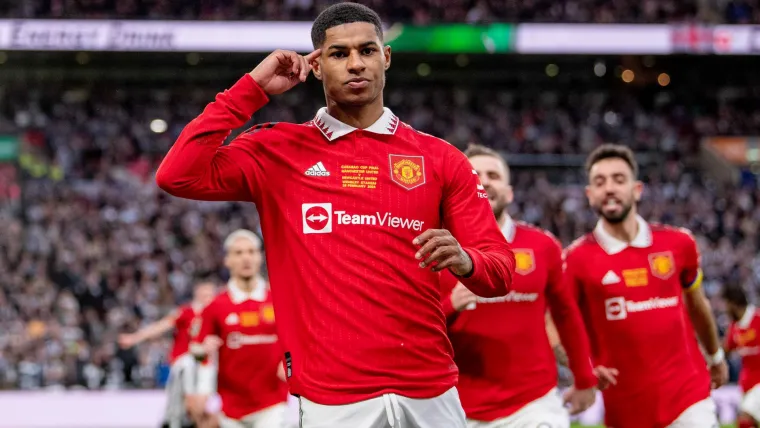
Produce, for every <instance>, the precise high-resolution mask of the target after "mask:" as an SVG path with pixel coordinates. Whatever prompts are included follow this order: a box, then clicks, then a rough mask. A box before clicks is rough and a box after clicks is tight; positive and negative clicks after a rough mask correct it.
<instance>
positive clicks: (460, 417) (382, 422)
mask: <svg viewBox="0 0 760 428" xmlns="http://www.w3.org/2000/svg"><path fill="white" fill-rule="evenodd" d="M382 37H383V33H382V26H381V23H380V19H379V18H378V16H377V14H376V13H375V12H373V11H372V10H371V9H368V8H367V7H364V6H361V5H358V4H354V3H341V4H337V5H334V6H331V7H329V8H327V9H325V11H324V12H322V13H321V14H320V15H319V17H318V18H317V19H316V21H315V22H314V25H313V27H312V41H313V44H314V47H315V49H316V50H315V51H314V52H312V53H310V54H308V55H306V56H300V55H298V54H296V53H295V52H288V51H275V52H273V53H272V54H271V55H269V56H268V57H267V58H266V59H264V60H263V61H262V62H261V63H260V64H259V65H258V66H257V67H256V68H255V69H254V70H253V71H251V72H250V73H249V74H247V75H246V76H244V77H243V78H241V79H240V80H239V81H238V82H237V83H236V84H235V85H234V86H233V87H232V88H230V89H229V90H227V91H225V92H223V93H221V94H219V95H218V96H217V98H216V101H215V102H213V103H211V104H209V105H208V106H207V107H206V109H205V110H204V112H203V113H202V114H201V115H200V116H198V117H197V118H196V119H195V120H193V121H192V122H191V123H190V124H189V125H188V126H187V127H186V128H185V129H184V131H183V132H182V134H181V135H180V137H179V139H178V140H177V142H176V144H175V145H174V146H173V147H172V149H171V150H170V151H169V153H168V154H167V156H166V158H165V159H164V160H163V162H162V163H161V166H160V167H159V170H158V172H157V175H156V180H157V182H158V184H159V186H160V187H161V188H162V189H164V190H165V191H167V192H169V193H171V194H172V195H175V196H179V197H184V198H190V199H198V200H228V201H247V202H254V203H255V204H256V206H257V208H258V209H259V214H260V216H261V225H262V233H263V237H264V241H265V242H266V243H267V253H266V254H267V266H268V267H269V273H270V284H271V288H272V298H273V304H274V308H275V312H276V314H277V320H278V331H279V338H280V339H281V342H282V345H283V349H284V360H285V364H286V367H287V377H288V382H289V385H290V391H291V393H292V394H294V395H297V396H299V397H300V407H301V408H300V414H301V418H302V421H301V423H302V427H304V428H317V427H329V428H375V427H378V428H382V427H399V426H404V427H405V428H406V427H409V428H415V427H420V428H427V427H429V428H463V427H465V415H464V412H463V410H462V406H461V403H460V402H459V398H458V394H457V391H456V388H455V385H456V383H457V376H458V373H457V367H456V365H455V364H454V361H453V356H452V348H451V344H450V342H449V340H448V338H447V336H446V320H445V317H444V314H443V311H442V309H441V304H440V291H439V289H438V272H440V271H441V270H443V269H449V270H450V271H451V273H452V274H454V275H455V276H457V277H458V280H459V281H460V282H461V283H462V284H464V285H465V286H466V287H468V288H469V289H470V290H472V291H473V292H474V293H476V294H477V295H480V296H483V297H497V296H502V295H504V294H506V292H507V291H508V288H509V287H510V285H511V283H512V274H513V272H514V255H513V254H512V251H511V250H510V247H509V244H508V243H507V241H506V239H505V238H504V236H503V235H502V234H501V231H500V230H499V227H498V225H497V224H496V220H495V219H494V217H493V214H492V213H491V207H490V205H489V203H488V199H487V195H485V194H484V193H483V192H480V191H479V190H478V186H479V184H478V178H477V175H476V174H474V173H473V170H472V167H471V165H470V163H469V162H468V160H467V158H466V157H465V156H464V154H463V153H462V152H460V151H459V150H457V149H456V148H455V147H453V146H451V145H450V144H448V143H446V142H445V141H443V140H440V139H438V138H435V137H432V136H430V135H427V134H424V133H422V132H418V131H416V130H414V129H412V128H411V127H410V126H409V125H407V124H405V123H403V122H401V121H400V120H399V118H398V117H396V116H395V115H394V114H393V113H392V112H391V111H390V110H389V109H387V108H384V106H383V88H384V86H385V71H386V70H387V69H388V67H390V63H391V62H390V61H391V50H390V47H388V46H383V39H382ZM312 71H313V74H314V76H316V77H317V79H319V80H321V81H322V85H323V88H324V91H325V97H326V99H327V107H326V108H322V109H320V110H319V111H318V112H317V114H316V116H315V117H314V119H313V120H311V121H309V122H307V123H304V124H291V123H267V124H263V125H258V126H254V127H253V128H251V129H250V130H248V131H247V132H245V133H243V134H242V135H241V136H239V137H238V138H236V139H235V140H234V141H232V142H231V143H230V144H229V145H227V146H222V144H223V143H224V141H225V139H226V138H227V136H229V134H230V131H231V130H232V129H235V128H238V127H240V126H242V125H243V124H244V123H246V122H247V121H248V120H249V119H250V118H251V115H253V113H255V112H256V111H257V110H259V109H261V108H262V107H264V105H265V104H266V103H267V101H268V99H269V97H270V96H272V95H276V94H281V93H283V92H285V91H287V90H289V89H291V88H292V87H293V86H295V85H296V84H298V83H300V82H303V81H305V80H306V78H307V77H308V75H309V73H310V72H312ZM402 424H403V425H402Z"/></svg>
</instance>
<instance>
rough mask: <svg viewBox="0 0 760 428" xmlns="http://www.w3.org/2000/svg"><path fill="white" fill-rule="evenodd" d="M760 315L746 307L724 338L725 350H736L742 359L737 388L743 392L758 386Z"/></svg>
mask: <svg viewBox="0 0 760 428" xmlns="http://www.w3.org/2000/svg"><path fill="white" fill-rule="evenodd" d="M758 333H760V314H759V313H757V310H756V308H755V307H754V306H752V305H750V306H749V307H747V311H746V312H745V313H744V316H743V317H742V319H741V320H739V322H735V323H731V326H730V327H729V328H728V333H727V334H726V338H725V341H726V343H725V348H726V350H729V351H733V350H736V351H737V352H738V353H739V355H741V357H742V371H741V374H740V375H739V386H741V388H742V390H743V391H744V392H747V391H749V390H750V389H752V388H753V387H754V386H755V385H757V384H760V336H759V335H758Z"/></svg>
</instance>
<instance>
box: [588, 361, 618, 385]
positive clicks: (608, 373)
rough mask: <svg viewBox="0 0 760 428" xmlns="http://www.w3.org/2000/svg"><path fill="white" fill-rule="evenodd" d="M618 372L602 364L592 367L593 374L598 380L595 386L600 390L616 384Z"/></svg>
mask: <svg viewBox="0 0 760 428" xmlns="http://www.w3.org/2000/svg"><path fill="white" fill-rule="evenodd" d="M619 374H620V372H618V370H617V369H612V368H608V367H604V366H596V367H594V375H596V378H597V379H598V380H599V383H598V384H597V386H598V387H599V389H600V390H605V389H607V387H608V386H610V385H617V376H618V375H619Z"/></svg>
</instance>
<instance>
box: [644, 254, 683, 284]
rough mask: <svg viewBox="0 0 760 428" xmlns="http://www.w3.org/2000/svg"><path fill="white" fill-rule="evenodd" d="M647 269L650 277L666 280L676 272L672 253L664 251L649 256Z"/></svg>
mask: <svg viewBox="0 0 760 428" xmlns="http://www.w3.org/2000/svg"><path fill="white" fill-rule="evenodd" d="M649 269H650V270H651V271H652V275H654V276H655V277H657V278H660V279H668V278H670V277H671V276H673V274H674V273H675V271H676V262H675V259H673V253H672V252H670V251H665V252H662V253H654V254H650V255H649Z"/></svg>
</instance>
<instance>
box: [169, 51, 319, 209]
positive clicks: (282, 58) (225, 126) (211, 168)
mask: <svg viewBox="0 0 760 428" xmlns="http://www.w3.org/2000/svg"><path fill="white" fill-rule="evenodd" d="M318 53H319V51H315V52H312V53H311V54H309V55H308V56H306V57H303V56H301V55H298V54H297V53H295V52H292V51H275V52H273V53H272V54H270V55H269V56H267V57H266V58H265V59H264V60H263V61H262V62H261V63H260V64H259V65H258V66H257V67H256V68H255V69H254V70H253V71H251V72H250V73H248V74H246V75H245V76H243V77H242V78H241V79H240V80H238V81H237V83H235V84H234V85H233V86H232V87H231V88H230V89H228V90H226V91H224V92H222V93H220V94H218V95H217V96H216V100H215V101H214V102H212V103H210V104H209V105H208V106H206V109H205V110H204V111H203V113H201V115H200V116H198V117H196V118H195V119H193V121H191V122H190V123H189V124H188V125H187V126H186V127H185V129H184V130H183V131H182V133H181V134H180V136H179V138H178V139H177V142H176V143H175V144H174V146H173V147H172V148H171V150H169V153H168V154H167V155H166V157H165V158H164V159H163V161H162V162H161V165H160V166H159V168H158V171H157V172H156V182H157V184H158V186H159V187H160V188H161V189H163V190H165V191H166V192H167V193H169V194H171V195H174V196H178V197H182V198H187V199H197V200H206V201H218V200H224V201H228V200H229V201H252V200H253V199H254V196H255V195H256V192H257V191H258V189H259V188H263V187H264V186H265V185H264V183H263V182H262V181H263V179H264V178H263V177H264V174H263V173H262V172H261V159H257V147H258V146H257V144H260V143H262V141H261V140H263V139H264V138H263V137H261V136H260V135H258V134H253V133H245V134H243V135H242V136H240V137H238V138H236V139H235V140H234V141H232V143H230V145H228V146H222V144H223V143H224V141H225V140H226V139H227V137H228V136H229V135H230V133H231V132H232V130H234V129H237V128H240V127H241V126H243V125H244V124H245V123H246V122H247V121H248V120H250V119H251V116H253V113H254V112H256V111H257V110H259V109H260V108H261V107H263V106H264V105H265V104H266V103H267V102H268V101H269V95H270V94H279V93H282V92H285V91H287V90H289V89H290V88H292V87H293V86H295V85H296V84H298V83H299V82H303V81H305V80H306V77H307V76H308V74H309V72H310V71H311V66H310V62H311V61H313V60H314V58H316V56H317V55H318ZM252 131H256V129H253V130H252ZM264 142H265V141H264Z"/></svg>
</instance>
